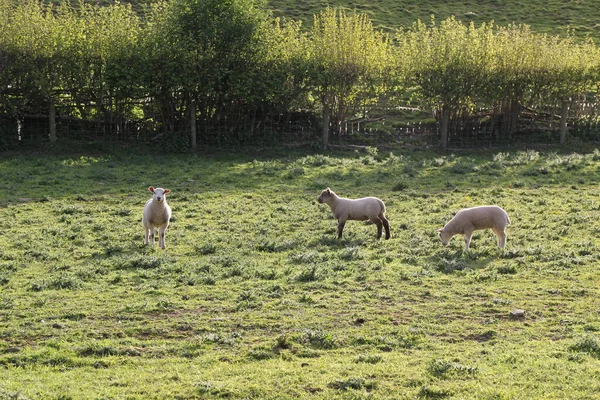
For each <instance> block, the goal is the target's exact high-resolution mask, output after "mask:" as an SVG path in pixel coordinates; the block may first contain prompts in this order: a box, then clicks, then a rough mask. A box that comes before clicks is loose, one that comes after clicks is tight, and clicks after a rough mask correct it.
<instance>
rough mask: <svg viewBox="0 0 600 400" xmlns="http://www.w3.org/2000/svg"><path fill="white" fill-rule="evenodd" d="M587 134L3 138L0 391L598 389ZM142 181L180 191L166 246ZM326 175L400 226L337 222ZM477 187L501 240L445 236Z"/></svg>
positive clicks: (225, 393) (598, 205)
mask: <svg viewBox="0 0 600 400" xmlns="http://www.w3.org/2000/svg"><path fill="white" fill-rule="evenodd" d="M598 154H599V152H598V150H593V149H592V150H586V151H581V150H580V151H570V152H557V151H554V150H544V151H542V150H535V151H534V150H528V151H519V150H502V151H489V152H488V151H485V152H472V153H469V154H450V155H448V154H438V153H434V152H427V151H417V150H406V149H393V150H392V151H390V150H380V149H377V148H374V147H372V148H367V149H365V150H364V151H339V152H320V151H313V150H306V151H304V150H295V151H290V152H286V151H283V150H281V149H280V150H263V151H252V150H249V151H248V152H247V153H246V154H240V155H231V154H228V153H226V152H221V151H216V152H212V154H210V155H207V154H206V155H205V154H198V155H160V156H157V155H148V156H142V155H137V156H136V155H133V156H132V155H131V154H122V153H120V152H114V153H113V154H110V155H105V156H102V157H100V156H89V155H83V157H82V155H69V156H62V155H48V156H42V157H40V156H20V157H5V158H0V179H1V180H2V181H3V182H6V187H7V189H6V190H4V191H2V192H1V194H0V220H1V221H3V222H4V224H3V227H4V229H3V230H2V231H0V399H1V398H124V397H128V398H140V399H141V398H223V397H228V398H253V397H254V398H290V399H291V398H323V399H325V398H327V399H331V398H348V397H352V398H369V397H371V398H389V399H396V398H415V397H417V398H474V397H476V398H547V397H548V393H552V397H554V398H586V397H587V398H591V397H594V396H595V394H596V393H597V391H598V390H599V387H598V383H597V382H596V381H597V379H595V377H596V376H597V374H598V373H599V372H600V369H599V368H600V364H598V351H597V350H598V341H599V340H600V338H599V336H598V332H600V317H599V315H598V312H597V311H598V309H597V308H598V307H597V304H596V303H597V302H596V300H597V298H598V294H599V293H598V289H597V284H596V276H597V274H596V272H597V271H596V270H597V265H598V262H599V261H600V239H599V238H600V221H599V219H598V213H599V212H600V191H599V189H600V188H599V180H600V174H599V172H600V156H599V155H598ZM149 185H154V186H162V187H167V188H170V189H171V190H172V191H173V192H172V195H171V196H170V197H169V198H168V201H169V204H170V205H171V207H172V209H173V220H172V223H171V226H170V228H169V231H168V232H167V237H166V244H167V249H166V250H165V251H163V250H161V249H159V248H157V247H154V248H153V247H149V246H147V247H145V246H143V245H142V239H143V232H142V227H141V211H142V208H143V204H144V202H145V201H146V200H147V199H148V198H149V192H148V191H147V187H148V186H149ZM326 186H330V187H331V188H332V189H334V190H336V192H337V193H339V194H340V195H343V196H347V197H360V196H366V195H374V196H378V197H380V198H382V199H383V200H384V201H385V203H386V206H387V208H388V213H387V214H388V216H389V219H390V223H391V230H392V239H391V240H389V241H385V240H376V239H375V235H374V227H373V226H372V225H370V224H368V223H361V222H356V221H351V222H349V223H348V224H347V226H346V229H345V231H344V238H343V239H342V240H338V239H336V222H335V220H334V219H333V217H332V216H331V214H330V211H329V208H328V207H326V206H324V205H322V204H318V203H317V201H316V197H317V196H318V194H319V193H320V191H321V190H322V189H323V188H324V187H326ZM478 204H498V205H501V206H502V207H503V208H505V209H506V210H507V212H508V213H509V215H510V218H511V220H512V225H511V226H510V227H509V228H508V242H507V247H506V249H505V250H499V249H498V248H497V247H496V242H495V237H494V235H493V234H492V233H491V232H485V231H483V232H478V233H476V234H475V235H474V237H473V241H472V244H471V251H470V252H469V253H464V252H463V251H462V249H463V247H464V243H463V241H462V239H461V238H454V239H453V240H452V241H451V242H450V246H449V247H448V248H444V247H443V246H442V245H441V243H440V242H439V239H438V238H437V235H436V232H435V231H436V229H437V228H439V227H441V226H443V224H444V223H445V222H446V221H447V220H448V219H449V218H451V217H452V215H453V214H454V213H455V212H456V211H457V210H458V209H460V208H463V207H468V206H473V205H478ZM516 309H521V310H524V312H525V317H524V318H514V317H512V316H511V311H513V310H516ZM19 396H20V397H19Z"/></svg>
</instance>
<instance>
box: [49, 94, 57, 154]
mask: <svg viewBox="0 0 600 400" xmlns="http://www.w3.org/2000/svg"><path fill="white" fill-rule="evenodd" d="M48 128H49V132H50V144H51V145H54V144H55V143H56V106H55V105H54V102H53V101H52V100H50V108H49V110H48Z"/></svg>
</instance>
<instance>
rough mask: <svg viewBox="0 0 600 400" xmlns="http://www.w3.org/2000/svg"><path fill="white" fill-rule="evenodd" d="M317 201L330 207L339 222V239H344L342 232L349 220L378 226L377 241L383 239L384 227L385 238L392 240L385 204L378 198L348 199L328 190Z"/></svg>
mask: <svg viewBox="0 0 600 400" xmlns="http://www.w3.org/2000/svg"><path fill="white" fill-rule="evenodd" d="M317 201H318V202H319V203H326V204H327V205H329V207H330V208H331V212H332V213H333V216H334V217H335V218H336V219H337V220H338V239H341V238H342V231H343V230H344V225H345V224H346V221H348V220H354V221H366V220H371V222H373V223H374V224H375V225H377V239H379V238H381V233H382V227H385V238H386V239H389V238H390V224H389V222H388V220H387V218H386V217H385V204H383V201H381V200H380V199H378V198H377V197H363V198H362V199H355V200H354V199H346V198H344V197H339V196H338V195H337V194H335V193H334V192H333V190H331V189H329V188H327V189H325V190H323V191H322V192H321V195H320V196H319V198H318V199H317Z"/></svg>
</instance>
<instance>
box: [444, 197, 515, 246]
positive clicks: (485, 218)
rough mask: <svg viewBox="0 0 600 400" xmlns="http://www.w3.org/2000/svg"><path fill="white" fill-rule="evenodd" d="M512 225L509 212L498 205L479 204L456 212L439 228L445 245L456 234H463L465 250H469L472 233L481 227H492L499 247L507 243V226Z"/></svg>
mask: <svg viewBox="0 0 600 400" xmlns="http://www.w3.org/2000/svg"><path fill="white" fill-rule="evenodd" d="M507 225H510V219H508V214H506V211H504V210H503V209H502V208H500V207H498V206H479V207H472V208H464V209H462V210H460V211H459V212H457V213H456V215H455V216H454V218H452V219H451V220H450V221H449V222H448V223H447V224H446V225H445V226H444V227H443V228H441V229H438V234H439V236H440V239H441V240H442V244H443V245H444V246H447V245H448V242H450V239H452V237H453V236H454V235H458V234H462V235H464V237H465V244H466V247H465V251H469V245H470V244H471V235H473V231H476V230H479V229H488V228H490V229H492V231H493V232H494V233H495V234H496V236H498V247H500V248H501V249H503V248H504V246H505V245H506V231H505V229H506V226H507Z"/></svg>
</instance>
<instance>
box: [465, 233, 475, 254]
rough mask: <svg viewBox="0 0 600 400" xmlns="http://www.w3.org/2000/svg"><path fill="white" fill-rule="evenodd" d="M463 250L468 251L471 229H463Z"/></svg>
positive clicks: (471, 234)
mask: <svg viewBox="0 0 600 400" xmlns="http://www.w3.org/2000/svg"><path fill="white" fill-rule="evenodd" d="M464 235H465V251H469V247H470V246H471V236H473V231H471V230H469V231H465V233H464Z"/></svg>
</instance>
